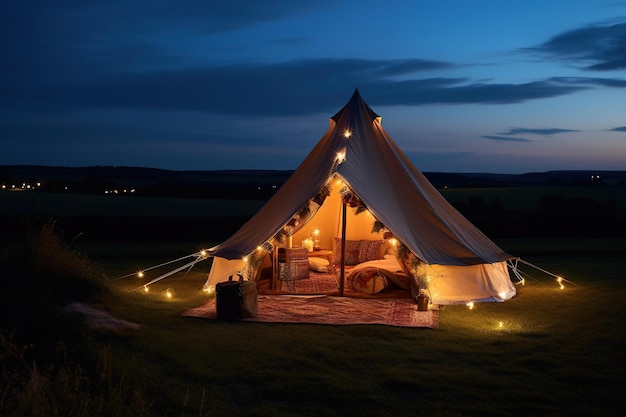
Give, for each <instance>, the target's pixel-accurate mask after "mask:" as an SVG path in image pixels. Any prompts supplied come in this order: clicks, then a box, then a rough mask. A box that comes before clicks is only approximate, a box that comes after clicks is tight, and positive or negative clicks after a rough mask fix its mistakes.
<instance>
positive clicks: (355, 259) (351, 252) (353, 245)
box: [333, 237, 361, 265]
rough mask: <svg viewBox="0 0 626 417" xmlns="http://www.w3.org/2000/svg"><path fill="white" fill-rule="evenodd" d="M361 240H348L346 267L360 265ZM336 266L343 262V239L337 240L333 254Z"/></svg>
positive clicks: (337, 238)
mask: <svg viewBox="0 0 626 417" xmlns="http://www.w3.org/2000/svg"><path fill="white" fill-rule="evenodd" d="M360 243H361V241H360V240H346V265H357V264H358V263H359V245H360ZM333 259H335V264H338V263H339V262H341V238H339V237H336V238H335V250H334V253H333Z"/></svg>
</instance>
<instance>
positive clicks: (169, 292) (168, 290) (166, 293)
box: [165, 288, 173, 298]
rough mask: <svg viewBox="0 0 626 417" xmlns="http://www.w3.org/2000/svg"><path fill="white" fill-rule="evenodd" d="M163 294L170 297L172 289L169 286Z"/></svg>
mask: <svg viewBox="0 0 626 417" xmlns="http://www.w3.org/2000/svg"><path fill="white" fill-rule="evenodd" d="M165 296H166V297H167V298H172V296H173V294H172V290H171V289H170V288H168V289H167V290H166V291H165Z"/></svg>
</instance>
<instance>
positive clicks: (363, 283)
mask: <svg viewBox="0 0 626 417" xmlns="http://www.w3.org/2000/svg"><path fill="white" fill-rule="evenodd" d="M347 278H348V282H349V283H350V286H351V288H352V289H353V290H354V291H359V292H363V293H366V294H377V293H379V292H381V291H382V290H384V289H386V288H387V287H388V285H389V281H388V280H387V278H386V277H385V275H384V274H379V273H378V268H375V267H373V266H371V267H367V268H361V269H358V270H353V271H352V272H351V273H350V274H349V275H348V277H347Z"/></svg>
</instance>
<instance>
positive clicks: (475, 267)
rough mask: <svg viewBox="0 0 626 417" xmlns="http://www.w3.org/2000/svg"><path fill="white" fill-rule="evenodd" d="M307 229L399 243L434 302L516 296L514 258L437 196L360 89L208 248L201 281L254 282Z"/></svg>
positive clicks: (324, 242)
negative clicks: (273, 188) (276, 184)
mask: <svg viewBox="0 0 626 417" xmlns="http://www.w3.org/2000/svg"><path fill="white" fill-rule="evenodd" d="M344 214H345V218H344ZM344 225H345V234H343V232H342V230H343V229H344ZM314 229H315V230H318V231H319V236H318V237H319V246H320V247H321V248H325V249H329V250H332V249H333V248H336V246H337V244H338V242H340V240H339V241H338V240H336V238H341V237H342V236H343V238H344V239H345V241H346V242H348V243H349V242H350V241H352V242H354V241H362V240H365V241H383V243H384V244H385V245H387V247H392V246H394V245H397V246H396V249H395V252H393V251H390V253H391V252H393V253H394V254H393V256H394V257H395V258H396V259H397V262H398V264H399V265H401V267H402V269H403V270H404V271H405V272H406V274H407V276H408V279H409V283H410V288H411V290H412V291H411V294H412V296H415V295H416V294H417V293H418V292H419V290H426V289H427V291H428V293H429V295H430V297H431V302H432V303H433V304H459V303H463V304H465V303H468V302H481V301H505V300H508V299H510V298H511V297H513V296H514V295H515V294H516V290H515V286H514V285H513V283H512V281H511V278H510V276H509V269H508V266H509V265H511V262H512V261H514V260H515V259H516V258H515V257H513V256H511V255H509V254H507V253H505V252H504V251H503V250H502V249H500V248H499V247H498V246H497V245H496V244H494V243H493V242H492V241H491V240H490V239H489V238H487V237H486V236H485V235H484V234H483V233H482V232H481V231H480V230H478V229H477V228H476V227H475V226H474V225H473V224H471V223H470V222H469V221H468V220H467V219H466V218H465V217H463V215H461V213H459V212H458V211H457V210H456V209H455V208H454V207H453V206H452V205H451V204H449V203H448V202H447V200H445V199H444V198H443V196H442V195H441V194H440V193H439V192H438V191H437V189H436V188H435V187H434V186H433V185H432V184H431V183H430V182H429V181H428V180H427V179H426V177H424V175H423V174H422V173H421V172H420V171H419V170H418V169H417V168H416V167H415V166H414V165H413V164H412V163H411V162H410V161H409V159H408V158H407V157H406V156H405V154H404V153H403V152H402V151H401V150H400V149H399V148H398V146H397V145H396V144H395V143H394V141H393V140H392V139H391V137H390V136H389V135H388V134H387V132H386V131H385V130H384V129H383V127H382V124H381V118H380V117H379V116H378V115H377V114H376V113H374V111H373V110H372V109H371V108H370V107H369V106H368V105H367V104H366V103H365V102H364V101H363V99H362V98H361V96H360V94H359V91H358V90H355V92H354V94H353V95H352V97H351V98H350V100H349V101H348V103H347V104H346V105H345V106H344V107H343V108H342V109H341V110H340V111H339V112H337V114H335V115H334V116H333V117H332V118H331V119H330V127H329V128H328V130H327V131H326V133H325V134H324V135H323V137H322V138H321V139H320V141H319V142H318V144H317V145H316V146H315V147H314V148H313V150H312V151H311V152H310V154H309V155H308V156H307V157H306V158H305V160H304V161H303V162H302V164H301V165H300V166H299V167H298V168H297V169H296V170H295V171H294V173H293V174H292V175H291V176H290V178H289V179H288V180H287V181H286V182H285V183H284V185H283V186H282V187H281V188H280V189H279V190H278V191H277V192H276V193H275V194H274V195H273V197H272V198H271V199H269V200H268V201H267V203H266V204H265V205H264V206H263V207H262V208H261V209H260V210H259V211H258V212H257V213H256V214H255V215H254V216H253V217H252V218H250V220H248V221H247V222H246V223H245V224H243V225H242V227H241V228H240V229H239V230H238V231H237V232H235V233H234V234H233V235H232V236H231V237H230V238H228V239H227V240H226V241H224V242H222V243H220V244H218V245H217V246H215V247H213V248H211V249H209V250H208V256H212V257H213V263H212V266H211V270H210V273H209V276H208V280H207V282H206V284H205V289H206V290H209V291H210V290H212V289H213V288H214V286H215V284H216V283H218V282H220V281H223V280H225V279H226V278H227V277H228V276H230V275H232V274H234V273H237V272H242V273H243V274H244V275H245V276H246V279H253V280H258V279H259V277H261V276H262V274H261V270H263V269H264V268H266V267H267V266H268V265H270V268H272V267H274V265H275V264H274V263H272V262H271V261H270V258H272V257H275V256H276V250H277V248H278V247H289V246H290V244H291V245H293V246H301V244H302V243H303V242H302V241H303V240H305V239H307V238H308V237H310V234H311V232H312V230H314ZM385 242H390V243H389V244H387V243H385ZM345 246H346V245H343V247H345ZM333 253H336V251H333ZM344 256H345V252H344ZM385 257H387V255H385ZM334 258H335V259H334V261H333V262H334V263H335V264H336V265H342V264H345V258H344V259H343V261H342V260H341V259H337V256H335V257H334ZM339 269H340V270H341V272H340V274H341V277H342V285H345V283H344V282H343V275H344V271H343V270H342V268H339ZM342 290H343V288H341V292H340V294H343V292H342Z"/></svg>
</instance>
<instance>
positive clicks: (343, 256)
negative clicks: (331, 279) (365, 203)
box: [339, 202, 347, 297]
mask: <svg viewBox="0 0 626 417" xmlns="http://www.w3.org/2000/svg"><path fill="white" fill-rule="evenodd" d="M346 210H347V206H346V203H345V202H343V203H342V205H341V263H340V265H339V296H340V297H343V288H344V287H345V280H346V219H347V216H346Z"/></svg>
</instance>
